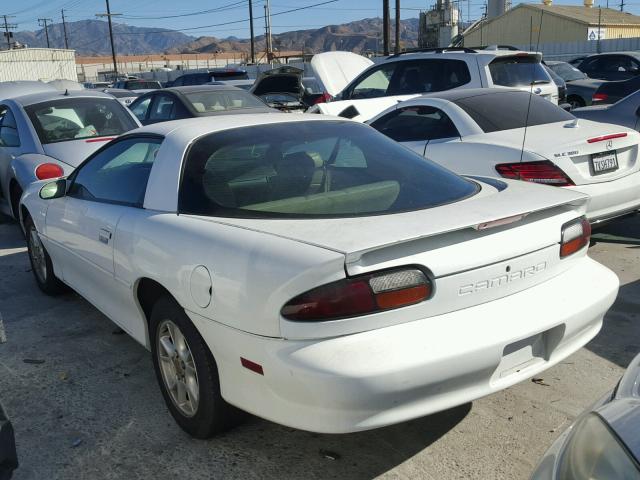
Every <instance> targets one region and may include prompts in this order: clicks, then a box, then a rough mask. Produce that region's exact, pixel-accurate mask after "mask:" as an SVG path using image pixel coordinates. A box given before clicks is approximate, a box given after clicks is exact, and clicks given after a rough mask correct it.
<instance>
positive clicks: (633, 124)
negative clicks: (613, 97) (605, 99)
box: [571, 91, 640, 131]
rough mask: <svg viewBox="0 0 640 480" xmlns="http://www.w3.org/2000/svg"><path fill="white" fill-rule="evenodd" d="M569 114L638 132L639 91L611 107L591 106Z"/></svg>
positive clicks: (639, 124) (639, 121)
mask: <svg viewBox="0 0 640 480" xmlns="http://www.w3.org/2000/svg"><path fill="white" fill-rule="evenodd" d="M571 113H573V114H574V115H575V116H576V117H578V118H584V119H585V120H591V121H594V122H603V123H615V124H616V125H622V126H623V127H627V128H632V129H634V130H639V131H640V91H637V92H635V93H632V94H631V95H628V96H626V97H624V98H623V99H622V100H618V101H617V102H616V103H614V104H613V105H593V106H591V107H585V108H578V109H576V110H573V111H572V112H571Z"/></svg>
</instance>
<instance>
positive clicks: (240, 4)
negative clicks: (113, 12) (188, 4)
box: [122, 0, 247, 20]
mask: <svg viewBox="0 0 640 480" xmlns="http://www.w3.org/2000/svg"><path fill="white" fill-rule="evenodd" d="M246 3H247V0H242V1H240V2H234V3H229V4H227V5H222V6H220V7H217V8H210V9H208V10H200V11H197V12H190V13H182V14H178V15H162V16H156V17H142V16H137V15H125V16H123V17H122V18H126V19H129V20H164V19H167V18H181V17H192V16H194V15H205V14H207V13H214V12H221V11H224V10H234V9H236V8H239V7H244V6H245V5H246ZM231 7H233V8H231Z"/></svg>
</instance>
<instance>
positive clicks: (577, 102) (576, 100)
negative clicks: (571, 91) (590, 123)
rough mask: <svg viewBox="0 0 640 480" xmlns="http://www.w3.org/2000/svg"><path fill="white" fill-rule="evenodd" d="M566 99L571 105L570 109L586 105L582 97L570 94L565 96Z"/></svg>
mask: <svg viewBox="0 0 640 480" xmlns="http://www.w3.org/2000/svg"><path fill="white" fill-rule="evenodd" d="M567 101H568V102H569V104H570V105H571V109H572V110H573V109H574V108H580V107H584V106H586V103H585V101H584V100H583V99H582V98H580V97H577V96H575V95H571V96H570V97H569V98H567Z"/></svg>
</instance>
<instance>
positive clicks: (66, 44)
mask: <svg viewBox="0 0 640 480" xmlns="http://www.w3.org/2000/svg"><path fill="white" fill-rule="evenodd" d="M61 13H62V29H63V30H64V48H66V49H67V50H69V38H68V37H67V22H66V20H65V18H64V8H63V9H62V10H61Z"/></svg>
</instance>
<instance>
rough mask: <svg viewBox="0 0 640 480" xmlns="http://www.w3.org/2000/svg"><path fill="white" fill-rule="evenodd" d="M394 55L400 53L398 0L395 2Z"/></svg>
mask: <svg viewBox="0 0 640 480" xmlns="http://www.w3.org/2000/svg"><path fill="white" fill-rule="evenodd" d="M395 52H396V53H400V0H396V49H395Z"/></svg>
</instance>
